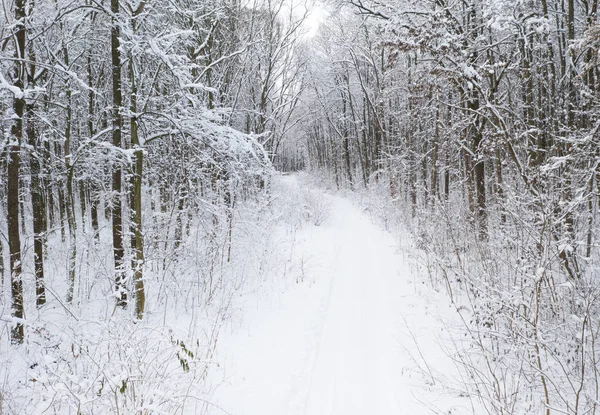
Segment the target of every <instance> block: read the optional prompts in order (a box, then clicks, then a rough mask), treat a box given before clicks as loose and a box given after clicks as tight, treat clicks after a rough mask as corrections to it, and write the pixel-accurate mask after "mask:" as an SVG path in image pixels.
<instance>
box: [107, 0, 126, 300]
mask: <svg viewBox="0 0 600 415" xmlns="http://www.w3.org/2000/svg"><path fill="white" fill-rule="evenodd" d="M110 10H111V12H112V14H113V22H112V29H111V64H112V68H111V71H112V92H113V110H112V112H113V114H112V144H113V146H115V147H117V148H121V146H122V131H121V130H122V128H123V116H122V114H121V107H122V105H123V98H122V95H121V52H120V47H121V41H120V36H121V33H120V29H119V23H118V22H117V19H118V17H119V0H111V2H110ZM119 163H120V162H119V161H118V160H115V161H114V165H113V173H112V191H113V203H112V235H113V258H114V265H115V296H116V298H117V305H118V306H121V307H126V306H127V290H126V287H125V268H124V265H125V264H124V261H123V257H124V255H125V249H124V246H123V217H122V206H121V181H122V169H121V166H120V165H119Z"/></svg>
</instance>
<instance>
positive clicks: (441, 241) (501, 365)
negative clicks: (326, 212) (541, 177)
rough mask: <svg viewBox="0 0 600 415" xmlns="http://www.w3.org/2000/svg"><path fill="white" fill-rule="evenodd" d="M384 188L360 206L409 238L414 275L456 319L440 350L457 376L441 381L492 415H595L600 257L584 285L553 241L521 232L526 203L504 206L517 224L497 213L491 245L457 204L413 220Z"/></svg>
mask: <svg viewBox="0 0 600 415" xmlns="http://www.w3.org/2000/svg"><path fill="white" fill-rule="evenodd" d="M386 183H387V182H386V181H382V183H380V184H372V185H371V186H370V188H369V189H366V190H360V191H357V192H356V199H357V202H358V203H359V204H360V205H361V206H362V207H363V209H364V211H365V212H369V213H370V214H371V217H372V218H373V220H374V221H375V222H377V223H379V224H380V225H381V226H382V227H385V228H386V229H388V230H390V231H391V232H392V233H393V234H395V235H403V234H406V233H409V234H410V235H412V237H411V238H410V241H405V242H404V244H405V249H406V251H407V252H410V253H411V256H412V261H413V263H414V266H415V267H416V268H418V269H419V270H420V274H421V275H422V276H423V278H424V281H427V282H428V285H430V286H431V287H433V289H435V290H437V291H439V292H441V293H444V294H445V296H447V297H448V298H449V299H450V300H451V301H452V304H453V305H454V307H453V308H454V309H455V310H456V313H453V315H454V316H455V317H457V318H449V319H444V320H445V321H446V323H444V324H447V327H448V330H449V333H450V334H451V336H449V337H448V338H447V339H446V341H445V343H444V344H443V345H441V346H442V347H444V348H445V349H446V351H447V353H448V354H449V355H450V356H452V358H453V359H454V360H455V362H456V368H457V370H456V372H455V374H454V376H453V379H448V378H446V379H444V380H443V381H444V382H450V383H447V384H449V386H450V387H452V388H454V389H455V390H457V391H458V392H459V393H463V394H465V395H468V396H470V397H471V398H472V399H474V400H476V401H478V402H480V403H481V404H482V406H483V408H484V410H485V411H486V412H487V413H490V414H526V413H546V412H547V411H550V413H554V412H555V411H556V412H557V413H568V414H580V413H596V411H597V409H598V402H599V400H598V393H599V392H598V384H600V376H599V373H598V370H597V368H598V367H599V363H600V361H599V359H598V356H600V355H599V354H598V353H599V352H600V348H599V347H598V344H599V343H598V340H600V339H599V338H598V333H599V332H598V329H597V327H598V318H597V316H598V315H600V301H599V299H600V288H599V286H598V284H597V282H596V281H595V277H594V275H595V273H596V270H595V268H594V265H593V264H594V258H590V259H589V260H588V261H587V263H586V264H585V268H584V270H583V271H584V274H583V278H581V279H579V280H573V279H570V278H569V277H568V276H566V275H565V272H564V269H563V265H562V264H561V261H560V259H559V258H558V257H557V256H556V253H555V252H556V251H555V248H554V247H553V244H554V241H552V240H551V238H550V235H549V234H548V235H544V234H540V233H539V231H538V229H537V228H536V227H535V226H522V225H523V224H525V223H528V220H529V219H526V218H531V216H533V215H535V213H532V210H531V207H529V206H527V205H526V203H524V202H523V201H522V200H520V199H517V198H514V199H511V198H510V197H509V198H507V202H506V205H505V206H506V207H505V209H506V211H505V214H506V215H508V217H509V219H510V220H509V221H508V223H513V225H510V226H509V225H507V224H504V223H502V222H501V221H500V220H499V219H500V218H501V215H499V214H498V213H497V212H496V213H495V214H494V215H490V216H491V218H490V225H489V229H490V231H489V236H488V240H487V241H481V240H479V235H478V233H477V230H475V229H473V228H472V227H470V226H468V223H469V219H468V218H469V212H468V208H467V206H465V204H464V203H463V201H462V199H460V198H458V195H456V194H455V195H453V194H451V197H453V198H454V199H452V200H449V201H448V202H446V203H444V202H441V203H440V202H438V203H437V204H436V205H435V206H431V205H429V206H427V207H423V206H421V207H420V208H419V209H418V210H417V211H416V212H414V215H413V212H412V211H411V210H412V209H411V204H410V201H409V200H407V199H403V198H399V199H396V200H391V198H390V196H389V188H388V186H387V184H386ZM421 203H422V201H419V204H421ZM541 220H543V217H541V219H540V222H539V223H543V222H541ZM530 222H531V223H533V222H534V221H533V220H530ZM580 239H582V240H583V239H584V237H583V236H580ZM540 241H543V244H544V245H542V246H540ZM399 242H400V243H402V238H401V237H399ZM407 242H408V246H407V245H406V244H407ZM411 245H412V246H411ZM457 321H458V322H460V323H461V324H459V325H456V324H454V323H449V322H457ZM424 366H426V365H425V364H424Z"/></svg>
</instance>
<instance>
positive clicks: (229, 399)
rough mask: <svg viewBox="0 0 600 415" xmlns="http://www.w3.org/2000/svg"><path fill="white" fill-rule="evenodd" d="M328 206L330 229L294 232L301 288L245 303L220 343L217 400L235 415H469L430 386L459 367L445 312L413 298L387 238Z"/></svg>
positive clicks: (364, 220) (357, 214)
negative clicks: (447, 346)
mask: <svg viewBox="0 0 600 415" xmlns="http://www.w3.org/2000/svg"><path fill="white" fill-rule="evenodd" d="M328 198H330V202H331V212H332V214H331V215H330V218H329V219H328V220H327V221H326V223H324V224H323V225H322V226H320V227H314V226H311V227H309V228H310V229H305V230H303V231H302V232H301V233H299V234H298V235H297V239H299V242H298V246H297V247H295V254H294V256H295V258H296V260H298V258H301V260H302V263H303V267H302V272H303V278H305V280H304V282H303V283H301V284H296V283H292V284H291V285H289V286H286V287H284V288H282V289H280V290H279V292H278V294H277V295H276V296H275V297H274V298H271V299H270V300H269V301H267V302H266V304H265V303H264V302H262V301H261V300H260V299H257V300H256V301H255V302H254V303H251V304H250V305H249V306H248V308H247V309H246V310H244V313H245V319H244V320H243V321H242V322H241V323H240V327H239V329H238V330H235V331H233V332H231V333H229V334H228V335H225V336H224V338H223V339H222V346H221V348H220V350H219V357H220V358H221V359H222V360H223V361H224V367H223V377H224V379H225V381H224V382H223V384H222V385H221V386H219V387H218V388H217V389H216V391H215V394H214V396H212V397H211V400H212V402H214V403H215V404H216V405H218V406H219V407H220V408H222V409H223V410H224V411H226V412H227V413H229V414H231V415H355V414H356V415H379V414H381V415H384V414H386V415H387V414H390V415H391V414H399V415H400V414H407V415H408V414H410V415H415V414H417V415H418V414H429V413H435V412H437V411H440V413H449V412H448V411H449V410H450V409H451V410H452V412H451V413H452V414H468V413H471V408H470V407H469V403H468V402H466V401H465V400H462V401H461V400H460V399H458V398H456V397H455V396H453V394H452V393H444V392H440V390H442V391H443V390H444V388H441V386H440V385H439V381H438V380H437V378H438V374H439V373H444V372H451V371H453V370H454V366H453V364H452V362H451V360H450V359H449V358H448V357H447V356H446V353H445V352H444V350H442V348H441V347H440V344H439V339H440V338H441V337H443V335H444V332H443V325H441V324H440V323H439V321H438V320H437V318H435V316H437V315H438V314H440V307H442V310H448V309H449V308H447V307H449V305H448V304H447V303H445V304H442V305H441V306H440V304H439V303H440V301H439V298H443V297H441V296H438V297H436V298H435V299H433V300H431V299H429V300H428V299H427V298H429V297H428V296H427V297H426V298H424V296H423V295H417V293H416V292H417V291H418V289H421V290H423V288H422V287H423V284H421V283H419V282H416V283H415V281H416V279H415V276H414V275H413V274H414V273H413V272H411V271H410V268H409V267H408V264H407V260H406V259H405V258H403V256H402V255H401V254H398V253H397V247H396V244H395V242H394V240H393V238H392V237H391V236H390V235H389V234H388V233H385V232H383V231H381V230H380V229H378V227H377V226H376V225H374V224H373V223H372V222H371V221H370V219H369V218H368V216H367V215H366V214H365V213H363V212H361V211H360V210H359V209H358V208H356V207H355V206H354V205H353V204H352V203H351V202H349V201H348V200H345V199H343V198H341V197H333V196H328ZM427 290H429V289H428V288H427V289H425V291H426V292H427ZM442 303H443V301H442ZM443 307H446V308H443ZM442 312H444V311H442ZM423 359H426V363H425V361H424V360H423ZM432 375H433V376H432ZM434 377H435V380H434ZM432 411H433V412H432ZM212 413H214V414H217V413H219V414H222V413H224V412H223V411H221V410H215V411H214V412H211V414H212Z"/></svg>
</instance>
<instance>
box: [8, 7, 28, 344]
mask: <svg viewBox="0 0 600 415" xmlns="http://www.w3.org/2000/svg"><path fill="white" fill-rule="evenodd" d="M25 7H26V0H16V1H15V20H16V23H15V30H16V36H15V37H16V45H15V58H16V59H15V66H14V85H15V87H17V88H19V89H20V90H21V91H22V90H23V89H24V86H25V85H24V79H25V35H26V34H25ZM13 110H14V112H15V116H16V117H15V118H16V119H15V120H14V122H13V124H12V126H11V131H10V132H11V136H12V140H11V141H12V143H11V145H10V146H9V149H8V155H9V161H8V169H7V170H8V172H7V175H8V194H7V196H8V209H7V215H6V216H7V218H6V219H7V224H8V249H9V255H10V277H11V295H12V313H11V314H12V316H13V317H15V318H16V319H17V320H16V321H15V323H14V325H13V328H12V331H11V334H12V337H11V340H12V342H13V343H15V344H20V343H23V340H24V339H25V332H24V327H23V323H22V321H21V319H22V318H23V315H24V308H23V281H22V280H21V270H22V267H21V234H20V232H19V166H20V152H21V143H22V141H23V116H24V111H25V95H24V94H18V95H17V94H15V97H14V100H13Z"/></svg>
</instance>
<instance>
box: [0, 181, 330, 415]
mask: <svg viewBox="0 0 600 415" xmlns="http://www.w3.org/2000/svg"><path fill="white" fill-rule="evenodd" d="M287 186H289V184H288V183H285V182H282V181H281V180H280V179H278V178H275V180H274V184H273V188H272V189H271V193H270V194H266V193H265V195H264V196H262V197H260V198H258V199H255V200H248V201H241V202H240V203H238V204H237V206H236V208H235V210H234V212H233V216H232V219H231V222H229V221H228V220H227V219H228V218H227V216H222V217H216V216H215V215H216V214H217V213H218V212H217V211H211V210H210V209H208V208H207V209H206V210H204V211H198V212H194V213H193V214H191V215H189V216H187V217H186V218H185V219H184V221H185V223H184V229H186V232H185V237H184V238H183V240H182V242H181V243H175V242H174V241H173V232H174V230H173V228H174V227H175V224H176V217H175V216H174V215H169V214H168V213H167V214H165V215H162V216H160V215H155V216H154V217H152V216H150V215H146V222H147V223H146V225H145V226H146V229H147V232H146V235H145V236H146V240H147V242H146V246H147V255H146V266H145V275H144V279H145V284H146V293H147V308H146V315H145V318H144V320H143V321H141V322H137V321H136V320H135V319H134V318H133V310H132V308H133V307H129V308H127V309H125V310H122V309H120V308H116V307H115V302H114V296H113V280H112V258H111V257H110V252H111V251H110V247H109V244H110V242H111V239H110V229H109V223H108V222H104V223H103V227H102V229H101V232H100V239H99V241H95V240H94V238H93V237H89V238H88V239H85V238H80V240H79V246H78V281H77V284H76V289H75V299H74V301H73V303H71V304H68V303H66V301H65V300H64V297H65V293H66V291H67V286H68V285H67V277H66V275H67V274H66V266H67V262H68V261H67V258H68V256H67V255H68V252H67V249H66V248H64V249H62V250H61V249H60V248H59V247H64V246H66V244H61V243H59V238H60V232H58V230H56V231H55V232H54V233H53V234H52V235H51V236H50V239H49V246H51V247H52V250H51V255H50V256H49V258H48V259H47V261H46V263H47V287H48V292H49V296H48V297H49V298H48V303H47V304H46V305H44V306H43V307H42V308H40V309H36V308H35V305H34V304H33V299H32V298H26V299H25V300H26V310H27V315H26V342H25V343H24V344H23V345H22V346H14V345H11V344H10V341H9V336H8V333H9V329H10V319H9V318H6V317H4V316H8V315H10V312H9V311H10V309H9V307H10V305H9V304H10V303H9V302H8V299H9V293H10V291H9V290H8V289H6V288H8V285H7V284H8V282H7V281H5V282H4V283H5V284H4V288H5V289H4V291H3V295H2V305H1V310H2V316H3V317H2V321H1V322H0V408H1V412H2V413H6V414H21V413H25V412H27V413H31V414H37V413H60V414H71V413H72V414H104V413H106V414H109V413H110V414H115V413H120V414H127V413H131V414H133V413H136V414H138V413H139V414H143V413H190V414H197V413H202V411H205V410H206V409H207V408H210V407H211V406H212V405H213V404H212V403H211V402H210V399H209V398H208V397H209V396H210V391H211V388H212V387H213V386H211V385H210V384H208V383H207V381H206V377H207V373H208V372H209V371H210V369H211V368H212V367H214V366H215V365H216V364H218V361H217V360H216V358H215V356H214V353H215V348H216V346H217V344H218V339H219V334H220V333H221V331H222V330H223V328H224V327H225V326H226V325H227V324H228V323H229V322H231V321H233V320H235V319H237V318H239V315H238V314H237V313H238V312H239V307H240V306H239V301H240V298H242V297H243V296H240V294H241V293H243V292H246V291H248V290H260V286H261V283H262V282H263V281H265V280H266V279H269V278H271V279H273V278H275V275H279V274H280V273H288V274H291V273H293V274H294V275H297V278H301V277H302V273H301V270H300V268H301V267H300V266H296V265H295V262H294V261H292V260H291V259H290V260H289V261H287V262H286V261H282V258H292V254H291V253H290V250H291V249H293V247H292V245H293V243H292V242H290V241H293V232H294V230H295V229H298V228H299V227H301V226H302V224H303V223H304V222H305V221H307V220H309V218H308V217H307V215H306V207H307V202H306V201H305V200H304V199H303V197H302V192H298V191H296V189H294V190H290V189H288V188H287ZM311 203H312V202H311ZM311 203H308V204H309V205H311ZM317 205H319V204H318V203H317ZM319 206H320V205H319ZM311 217H313V218H314V215H311ZM230 226H231V234H230V232H229V230H230ZM290 233H291V234H290ZM53 238H54V239H55V240H56V242H57V243H53ZM282 241H285V242H286V243H282ZM25 243H26V244H27V243H31V241H26V242H25ZM26 252H27V253H28V255H31V252H30V251H28V250H26ZM100 253H105V254H100ZM32 262H33V261H28V260H27V261H24V263H27V264H29V263H32ZM24 284H25V285H26V287H27V286H31V285H33V284H34V278H33V270H32V269H28V268H25V270H24ZM25 291H26V292H31V291H32V290H29V289H26V290H25ZM83 300H85V301H83ZM82 304H85V306H83V305H82ZM232 318H233V320H232Z"/></svg>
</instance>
